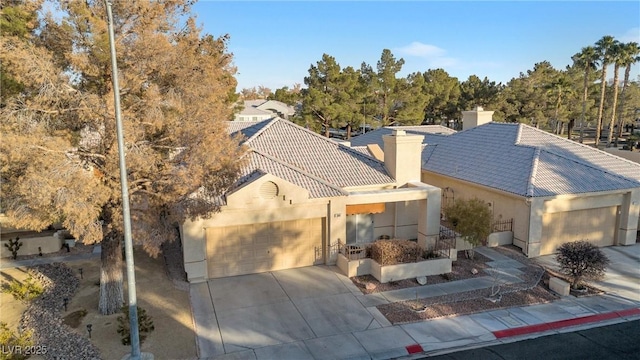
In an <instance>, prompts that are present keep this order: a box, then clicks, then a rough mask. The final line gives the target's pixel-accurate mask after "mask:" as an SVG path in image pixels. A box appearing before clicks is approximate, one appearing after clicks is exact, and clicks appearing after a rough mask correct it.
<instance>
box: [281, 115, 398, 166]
mask: <svg viewBox="0 0 640 360" xmlns="http://www.w3.org/2000/svg"><path fill="white" fill-rule="evenodd" d="M278 119H280V120H282V121H283V122H284V124H286V125H289V126H293V127H297V128H299V129H301V130H304V131H306V132H308V133H309V134H311V135H313V136H315V137H316V138H318V139H321V140H322V141H325V142H327V143H329V144H331V145H335V146H337V147H338V148H342V149H345V150H347V151H348V152H349V153H351V154H354V155H357V156H359V157H363V158H365V159H367V160H370V161H374V162H376V163H378V164H380V165H383V166H384V162H383V161H379V160H378V159H374V158H372V157H369V156H367V155H365V154H363V153H361V152H359V151H357V150H354V149H353V148H351V147H350V146H346V145H343V144H340V143H338V142H336V141H334V140H331V139H330V138H328V137H326V136H322V135H320V134H318V133H316V132H313V131H311V130H309V129H307V128H305V127H303V126H300V125H298V124H296V123H294V122H292V121H288V120H284V119H281V118H278ZM385 171H386V168H385ZM387 175H389V174H387ZM389 176H390V177H391V175H389Z"/></svg>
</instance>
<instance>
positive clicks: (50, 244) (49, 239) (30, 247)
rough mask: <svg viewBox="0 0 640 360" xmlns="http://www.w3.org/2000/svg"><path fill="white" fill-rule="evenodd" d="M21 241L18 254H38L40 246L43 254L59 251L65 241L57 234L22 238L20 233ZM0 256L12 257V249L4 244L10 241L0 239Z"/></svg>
mask: <svg viewBox="0 0 640 360" xmlns="http://www.w3.org/2000/svg"><path fill="white" fill-rule="evenodd" d="M18 237H20V242H21V243H22V246H21V247H20V249H19V250H18V256H20V255H36V254H39V253H40V251H39V250H38V247H40V248H41V250H42V253H43V254H48V253H52V252H56V251H59V250H60V249H61V248H62V244H63V241H62V240H61V239H58V237H57V236H54V235H49V234H47V235H43V236H31V237H25V238H22V237H21V236H20V234H18ZM0 243H1V244H0V257H3V258H4V257H11V256H12V254H11V251H9V249H8V248H7V247H6V246H4V244H8V243H9V241H8V240H5V241H0Z"/></svg>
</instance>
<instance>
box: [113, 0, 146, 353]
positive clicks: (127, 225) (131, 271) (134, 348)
mask: <svg viewBox="0 0 640 360" xmlns="http://www.w3.org/2000/svg"><path fill="white" fill-rule="evenodd" d="M105 5H106V7H107V17H108V23H109V24H108V25H109V47H110V49H111V77H112V81H113V100H114V107H115V115H116V133H117V134H116V135H117V138H118V155H119V159H120V187H121V190H122V215H123V217H124V251H125V256H126V263H127V286H128V291H127V293H128V295H129V329H130V336H131V357H130V358H129V359H132V360H139V359H140V334H139V330H138V304H137V303H138V301H137V299H136V275H135V265H134V264H133V241H132V239H131V215H130V210H129V185H128V183H127V165H126V163H125V157H124V135H123V131H122V118H121V116H120V87H119V85H118V62H117V61H116V45H115V40H114V37H115V36H114V34H113V14H112V12H111V2H110V1H109V0H105Z"/></svg>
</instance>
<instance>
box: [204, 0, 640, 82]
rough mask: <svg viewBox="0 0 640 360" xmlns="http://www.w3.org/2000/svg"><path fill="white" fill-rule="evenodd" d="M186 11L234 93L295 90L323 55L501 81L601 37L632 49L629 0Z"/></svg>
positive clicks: (207, 6) (563, 61)
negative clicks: (222, 46)
mask: <svg viewBox="0 0 640 360" xmlns="http://www.w3.org/2000/svg"><path fill="white" fill-rule="evenodd" d="M193 12H194V13H196V14H197V22H198V24H199V25H201V26H202V28H203V32H204V33H207V34H211V35H214V36H216V37H217V36H221V35H224V34H229V35H230V40H229V43H228V45H229V51H230V52H232V53H233V54H234V64H235V66H236V67H237V69H238V74H236V79H237V80H238V87H237V89H238V91H240V90H241V89H243V88H252V87H254V86H255V87H257V86H265V87H268V88H270V89H271V90H273V91H275V89H278V88H281V87H283V86H288V87H289V88H291V87H292V86H293V85H294V84H296V83H299V84H301V85H302V86H303V87H304V77H305V76H307V75H308V74H309V68H310V66H311V65H312V64H313V65H315V64H316V63H317V62H318V61H320V60H321V59H322V55H323V54H325V53H326V54H328V55H331V56H333V57H334V58H335V59H336V61H337V62H338V63H339V64H340V66H341V67H342V68H344V67H347V66H352V67H354V68H356V69H359V68H360V65H361V64H362V63H363V62H366V63H367V64H369V65H371V66H373V67H374V69H375V66H376V63H377V61H378V60H379V59H380V55H381V54H382V51H383V49H389V50H391V52H392V53H393V55H394V56H395V57H396V58H397V59H399V58H402V59H404V61H405V64H404V66H403V68H402V71H401V72H400V73H399V74H398V76H406V75H408V74H410V73H412V72H416V71H420V72H424V71H426V70H429V69H436V68H442V69H444V70H445V71H447V72H448V73H449V75H451V76H455V77H457V78H458V79H459V80H460V81H464V80H466V79H467V78H468V77H469V76H470V75H477V76H479V77H480V78H484V77H485V76H486V77H488V78H489V80H491V81H496V82H502V83H506V82H508V81H509V80H511V79H512V78H514V77H518V76H519V74H520V73H521V72H523V73H526V71H527V70H530V69H532V68H533V66H534V64H536V63H538V62H541V61H545V60H546V61H549V62H550V63H551V64H552V65H553V66H554V67H555V68H557V69H563V68H565V67H566V66H567V65H569V64H570V63H571V56H572V55H574V54H576V53H578V52H580V50H581V48H583V47H585V46H589V45H593V44H594V43H595V42H596V41H598V40H599V39H600V38H601V37H602V36H604V35H611V36H614V37H615V38H616V39H617V40H619V41H621V42H630V41H636V42H640V2H638V1H620V2H614V1H605V2H598V1H563V2H561V1H493V2H482V1H217V0H208V1H207V0H200V1H199V2H198V3H196V4H195V5H194V7H193ZM638 67H640V65H638V64H636V65H635V66H634V69H633V71H632V78H633V79H636V78H637V77H638V74H639V71H638ZM609 73H611V71H610V72H609ZM621 76H622V75H621Z"/></svg>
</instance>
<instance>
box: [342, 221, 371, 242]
mask: <svg viewBox="0 0 640 360" xmlns="http://www.w3.org/2000/svg"><path fill="white" fill-rule="evenodd" d="M370 242H373V214H355V215H347V244H355V243H370Z"/></svg>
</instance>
